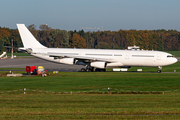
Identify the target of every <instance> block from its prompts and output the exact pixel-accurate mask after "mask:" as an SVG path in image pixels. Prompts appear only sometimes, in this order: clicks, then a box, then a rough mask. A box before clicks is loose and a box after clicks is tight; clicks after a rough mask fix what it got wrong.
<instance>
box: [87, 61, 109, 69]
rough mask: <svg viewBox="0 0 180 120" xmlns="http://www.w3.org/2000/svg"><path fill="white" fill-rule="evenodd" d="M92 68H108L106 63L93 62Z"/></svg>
mask: <svg viewBox="0 0 180 120" xmlns="http://www.w3.org/2000/svg"><path fill="white" fill-rule="evenodd" d="M90 66H91V67H95V68H106V62H91V64H90Z"/></svg>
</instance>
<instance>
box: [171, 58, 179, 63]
mask: <svg viewBox="0 0 180 120" xmlns="http://www.w3.org/2000/svg"><path fill="white" fill-rule="evenodd" d="M177 61H178V59H177V58H171V59H169V64H174V63H176V62H177Z"/></svg>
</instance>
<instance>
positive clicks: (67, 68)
mask: <svg viewBox="0 0 180 120" xmlns="http://www.w3.org/2000/svg"><path fill="white" fill-rule="evenodd" d="M177 59H178V61H180V57H177ZM30 65H34V66H43V67H44V68H45V69H46V70H48V71H63V72H77V71H80V70H81V68H85V66H82V65H65V64H58V63H53V62H49V61H46V60H42V59H39V58H34V57H31V56H29V57H26V58H23V57H22V58H15V59H0V68H24V70H25V68H26V66H30Z"/></svg>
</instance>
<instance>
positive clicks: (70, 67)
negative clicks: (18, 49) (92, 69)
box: [0, 57, 85, 72]
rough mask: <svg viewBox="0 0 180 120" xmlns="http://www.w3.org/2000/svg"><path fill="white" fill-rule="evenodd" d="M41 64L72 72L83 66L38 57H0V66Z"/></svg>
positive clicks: (49, 69)
mask: <svg viewBox="0 0 180 120" xmlns="http://www.w3.org/2000/svg"><path fill="white" fill-rule="evenodd" d="M30 65H33V66H43V67H44V68H45V69H46V70H48V71H64V72H66V71H67V72H74V71H80V70H81V68H85V66H81V65H65V64H58V63H53V62H49V61H46V60H42V59H39V58H33V57H29V58H21V59H20V58H15V59H9V58H8V59H0V68H26V66H30Z"/></svg>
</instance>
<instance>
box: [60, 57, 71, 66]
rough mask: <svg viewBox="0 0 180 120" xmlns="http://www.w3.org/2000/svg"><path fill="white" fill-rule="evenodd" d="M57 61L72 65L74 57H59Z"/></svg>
mask: <svg viewBox="0 0 180 120" xmlns="http://www.w3.org/2000/svg"><path fill="white" fill-rule="evenodd" d="M59 62H60V63H63V64H69V65H73V64H74V63H75V60H74V58H61V59H59Z"/></svg>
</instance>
